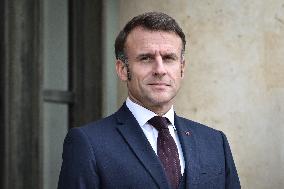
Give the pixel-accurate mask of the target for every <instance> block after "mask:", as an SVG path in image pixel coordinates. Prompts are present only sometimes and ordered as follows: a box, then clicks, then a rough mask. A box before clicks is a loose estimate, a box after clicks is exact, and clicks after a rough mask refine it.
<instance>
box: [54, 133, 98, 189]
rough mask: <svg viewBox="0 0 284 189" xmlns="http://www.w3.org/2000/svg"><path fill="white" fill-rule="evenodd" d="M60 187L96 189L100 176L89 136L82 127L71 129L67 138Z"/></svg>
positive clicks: (65, 188)
mask: <svg viewBox="0 0 284 189" xmlns="http://www.w3.org/2000/svg"><path fill="white" fill-rule="evenodd" d="M62 159H63V162H62V166H61V171H60V176H59V182H58V189H96V188H99V178H98V175H97V170H96V160H95V156H94V153H93V148H92V146H91V144H90V142H89V140H88V137H87V136H86V134H85V133H84V131H82V129H80V128H74V129H71V130H70V131H69V132H68V134H67V136H66V138H65V140H64V146H63V154H62Z"/></svg>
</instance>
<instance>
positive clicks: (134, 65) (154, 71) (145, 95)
mask: <svg viewBox="0 0 284 189" xmlns="http://www.w3.org/2000/svg"><path fill="white" fill-rule="evenodd" d="M125 52H126V56H127V58H128V67H129V72H130V73H129V74H130V77H131V79H130V80H129V79H128V78H127V68H126V67H124V64H123V63H122V62H121V61H118V62H117V65H116V68H117V71H118V75H119V77H120V78H121V79H122V80H123V81H126V82H127V86H128V95H129V97H130V98H131V99H132V100H133V101H134V102H136V103H138V104H140V105H142V106H144V107H146V108H147V109H150V110H152V111H154V112H155V113H158V114H159V113H162V114H163V113H165V112H166V111H168V110H169V109H170V107H171V106H172V104H173V98H174V97H175V96H176V94H177V92H178V90H179V88H180V84H181V80H182V78H183V72H184V60H183V57H182V55H181V52H182V41H181V39H180V37H179V36H178V35H176V34H175V33H172V32H164V31H149V30H147V29H143V28H141V27H137V28H135V29H134V30H133V31H131V33H130V34H129V35H128V37H127V39H126V43H125ZM119 70H120V71H119Z"/></svg>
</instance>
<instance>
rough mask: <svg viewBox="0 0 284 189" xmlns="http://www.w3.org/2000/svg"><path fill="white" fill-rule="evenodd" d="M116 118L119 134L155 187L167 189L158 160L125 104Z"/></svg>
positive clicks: (164, 176)
mask: <svg viewBox="0 0 284 189" xmlns="http://www.w3.org/2000/svg"><path fill="white" fill-rule="evenodd" d="M116 118H117V123H118V126H117V129H118V131H119V133H120V134H121V135H122V137H123V138H124V139H125V141H126V143H127V144H128V145H129V146H130V148H131V149H132V151H133V153H134V154H135V155H136V157H137V158H138V159H139V160H140V162H141V163H142V164H143V166H144V167H145V169H146V170H147V171H148V172H149V174H150V175H151V176H152V178H153V179H154V180H155V182H156V183H157V185H158V186H159V187H160V188H165V189H167V188H169V185H168V183H167V179H166V175H165V173H164V171H163V167H162V165H161V163H160V160H159V159H158V157H157V155H156V154H155V152H154V150H153V149H152V147H151V145H150V143H149V142H148V140H147V138H146V136H145V135H144V133H143V131H142V129H141V128H140V126H139V124H138V122H137V121H136V119H135V118H134V116H133V115H132V113H131V112H130V110H129V109H128V108H127V106H126V105H125V103H124V105H123V106H122V107H121V109H120V110H119V111H118V112H117V113H116Z"/></svg>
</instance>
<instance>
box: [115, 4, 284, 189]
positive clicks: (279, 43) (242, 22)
mask: <svg viewBox="0 0 284 189" xmlns="http://www.w3.org/2000/svg"><path fill="white" fill-rule="evenodd" d="M119 10H120V14H119V20H120V23H119V24H120V29H121V28H122V26H123V25H124V24H125V23H126V22H127V21H128V20H129V18H131V17H132V16H134V15H137V14H139V13H142V12H144V11H152V10H156V11H162V12H165V13H168V14H170V15H172V16H173V17H175V18H176V20H177V21H178V22H179V23H180V24H181V26H182V27H183V29H184V31H185V33H186V34H187V39H188V43H189V45H188V46H187V54H186V60H187V70H186V77H185V80H184V82H183V88H182V90H181V91H180V94H179V96H178V98H177V101H176V110H177V112H178V113H179V114H181V115H183V116H185V117H187V118H190V119H193V120H195V121H198V122H202V123H205V124H207V125H209V126H211V127H213V128H216V129H219V130H222V131H224V132H225V133H226V134H227V137H228V139H229V142H230V144H231V148H232V152H233V155H234V158H235V162H236V165H237V168H238V172H239V176H240V179H241V184H242V187H243V188H248V189H255V188H258V189H267V188H274V189H280V188H283V185H284V179H283V178H284V147H283V145H282V143H284V116H283V115H284V3H283V1H281V0H271V1H258V0H251V1H245V0H230V1H222V0H216V1H211V0H202V1H198V0H180V1H175V0H156V1H153V0H144V1H138V0H120V7H119ZM189 35H190V36H189ZM118 85H119V87H118V93H119V97H118V105H120V104H121V103H122V102H123V101H124V98H125V96H126V90H125V88H121V86H122V84H121V83H119V84H118Z"/></svg>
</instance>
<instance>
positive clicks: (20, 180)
mask: <svg viewBox="0 0 284 189" xmlns="http://www.w3.org/2000/svg"><path fill="white" fill-rule="evenodd" d="M145 11H161V12H165V13H167V14H169V15H171V16H172V17H174V18H175V19H176V20H177V22H178V23H179V24H180V25H181V26H182V28H183V30H184V32H185V33H186V36H187V42H188V44H187V47H186V64H187V67H186V73H185V79H184V81H183V86H182V89H181V91H180V93H179V95H178V97H177V100H176V103H175V109H176V111H177V113H178V114H180V115H182V116H185V117H187V118H189V119H192V120H194V121H197V122H201V123H204V124H207V125H208V126H210V127H213V128H216V129H219V130H222V131H224V132H225V133H226V135H227V137H228V140H229V142H230V145H231V149H232V152H233V155H234V159H235V163H236V166H237V169H238V172H239V176H240V180H241V184H242V188H248V189H255V188H257V189H268V188H274V189H281V188H283V186H284V147H283V146H284V145H283V144H282V143H284V116H283V115H284V2H283V1H282V0H270V1H259V0H251V1H246V0H230V1H224V0H216V1H211V0H202V1H199V0H178V1H177V0H155V1H153V0H143V1H141V0H140V1H138V0H82V1H77V0H69V1H66V0H65V1H64V0H60V1H58V0H0V61H1V62H0V89H1V92H0V163H1V164H0V165H1V167H0V188H2V189H55V188H56V187H57V181H58V176H59V171H60V166H61V153H62V144H63V140H64V137H65V135H66V133H67V131H68V129H69V128H72V127H77V126H80V125H82V124H85V123H87V122H90V121H94V120H97V119H100V118H102V117H105V116H107V115H110V114H111V113H113V112H114V111H116V110H117V108H118V107H120V106H121V104H122V103H123V101H124V100H125V97H126V95H127V94H126V92H127V91H126V88H125V86H124V84H122V83H120V82H119V81H118V79H117V76H116V73H115V67H114V63H115V59H114V48H113V44H114V40H115V37H116V35H117V33H118V31H119V30H120V29H122V27H123V26H124V24H125V23H126V22H127V21H128V20H129V19H130V18H132V17H133V16H135V15H137V14H140V13H143V12H145Z"/></svg>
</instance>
